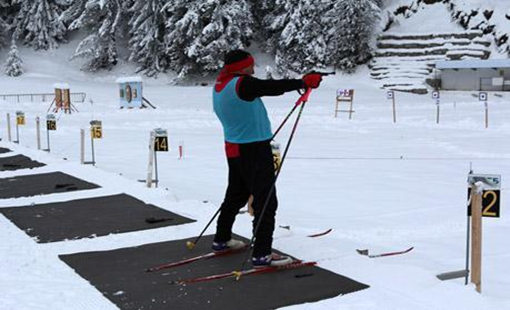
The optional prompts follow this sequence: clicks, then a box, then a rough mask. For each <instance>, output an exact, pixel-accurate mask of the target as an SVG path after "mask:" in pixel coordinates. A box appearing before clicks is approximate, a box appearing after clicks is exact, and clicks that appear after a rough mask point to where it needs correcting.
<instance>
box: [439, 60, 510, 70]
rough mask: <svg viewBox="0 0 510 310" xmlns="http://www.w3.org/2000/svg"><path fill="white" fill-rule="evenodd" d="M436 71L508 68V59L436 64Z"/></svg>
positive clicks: (453, 61)
mask: <svg viewBox="0 0 510 310" xmlns="http://www.w3.org/2000/svg"><path fill="white" fill-rule="evenodd" d="M436 68H437V69H483V68H498V69H501V68H510V59H485V60H482V59H469V60H446V61H438V62H436Z"/></svg>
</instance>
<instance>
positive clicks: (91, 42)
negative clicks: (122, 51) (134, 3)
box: [64, 0, 123, 72]
mask: <svg viewBox="0 0 510 310" xmlns="http://www.w3.org/2000/svg"><path fill="white" fill-rule="evenodd" d="M80 7H82V8H83V11H82V12H81V14H80V15H79V16H78V17H77V18H76V19H75V20H74V21H72V22H71V24H70V25H69V30H76V29H84V30H87V31H88V32H89V35H88V36H87V37H86V38H85V39H83V40H82V41H81V42H80V44H79V45H78V47H77V48H76V51H75V53H74V56H73V58H75V57H86V58H89V61H88V63H87V64H86V65H85V69H87V70H90V71H92V72H94V71H97V70H98V69H101V68H104V69H108V70H110V69H111V68H113V66H115V65H116V64H117V60H118V55H117V45H116V34H117V32H120V29H121V27H122V18H121V17H122V13H123V10H122V8H123V7H122V4H121V3H120V0H77V1H76V2H75V3H73V5H72V6H71V7H70V8H69V9H68V10H67V11H66V12H64V16H65V20H66V21H71V20H72V19H73V17H74V16H77V15H78V12H79V8H80Z"/></svg>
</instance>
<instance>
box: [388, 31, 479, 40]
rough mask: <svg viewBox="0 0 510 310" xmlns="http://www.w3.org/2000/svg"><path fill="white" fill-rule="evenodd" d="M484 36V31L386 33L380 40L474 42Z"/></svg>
mask: <svg viewBox="0 0 510 310" xmlns="http://www.w3.org/2000/svg"><path fill="white" fill-rule="evenodd" d="M482 36H483V32H482V31H478V30H477V31H465V32H454V33H429V34H423V33H421V34H420V33H414V34H413V33H406V34H400V33H391V32H390V33H385V34H383V35H380V36H379V38H378V40H379V41H381V40H432V39H437V38H442V39H449V38H455V39H469V40H473V39H476V38H480V37H482Z"/></svg>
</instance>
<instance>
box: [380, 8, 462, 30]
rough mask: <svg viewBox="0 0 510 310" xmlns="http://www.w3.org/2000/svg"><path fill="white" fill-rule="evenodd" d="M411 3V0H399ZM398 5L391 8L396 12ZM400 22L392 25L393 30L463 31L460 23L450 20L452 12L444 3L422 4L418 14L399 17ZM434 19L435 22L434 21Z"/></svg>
mask: <svg viewBox="0 0 510 310" xmlns="http://www.w3.org/2000/svg"><path fill="white" fill-rule="evenodd" d="M402 2H404V3H410V1H398V2H397V3H398V4H399V5H400V4H401V3H402ZM396 7H397V6H395V4H394V5H392V6H390V7H389V9H390V10H391V11H392V12H394V11H395V9H396ZM397 20H398V23H397V24H396V25H394V26H392V27H391V32H397V33H401V34H423V33H434V32H463V31H464V29H462V27H461V26H460V25H457V24H455V23H452V22H450V21H451V16H450V12H449V11H448V9H447V8H446V6H445V5H444V4H442V3H436V4H432V5H425V6H421V7H420V8H419V9H418V12H416V14H414V15H412V17H410V18H404V17H402V16H401V15H400V16H399V17H398V19H397ZM432 21H433V22H432Z"/></svg>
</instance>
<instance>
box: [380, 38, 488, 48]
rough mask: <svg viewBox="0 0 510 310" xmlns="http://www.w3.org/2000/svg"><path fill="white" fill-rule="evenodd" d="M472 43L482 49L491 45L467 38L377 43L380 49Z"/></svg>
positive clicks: (467, 44) (466, 44) (465, 44)
mask: <svg viewBox="0 0 510 310" xmlns="http://www.w3.org/2000/svg"><path fill="white" fill-rule="evenodd" d="M470 45H475V46H476V45H479V46H480V48H481V49H483V48H487V47H489V46H490V45H491V43H490V42H488V41H476V42H473V41H470V40H467V39H462V41H449V40H445V41H443V42H434V41H431V42H427V41H402V42H398V41H393V40H392V41H383V42H381V41H379V42H378V43H377V48H379V49H422V48H433V47H451V46H470Z"/></svg>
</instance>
